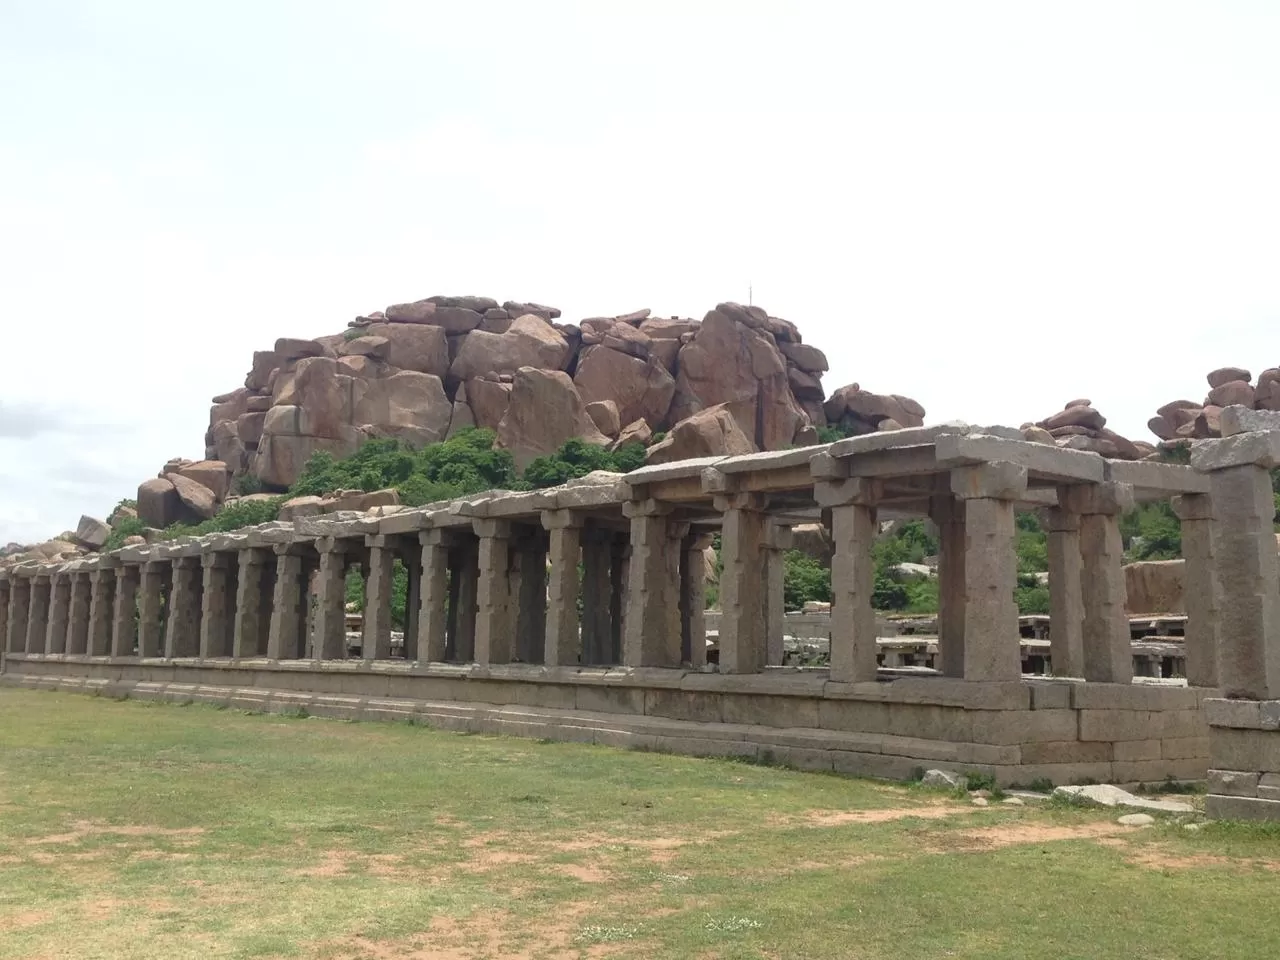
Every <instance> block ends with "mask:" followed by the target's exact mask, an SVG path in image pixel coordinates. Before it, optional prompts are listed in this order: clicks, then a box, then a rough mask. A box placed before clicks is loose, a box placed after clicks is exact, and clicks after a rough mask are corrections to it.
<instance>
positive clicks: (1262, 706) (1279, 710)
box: [1258, 700, 1280, 730]
mask: <svg viewBox="0 0 1280 960" xmlns="http://www.w3.org/2000/svg"><path fill="white" fill-rule="evenodd" d="M1258 712H1259V715H1260V725H1261V727H1262V729H1263V730H1280V700H1261V701H1259V702H1258Z"/></svg>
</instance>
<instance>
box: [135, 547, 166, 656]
mask: <svg viewBox="0 0 1280 960" xmlns="http://www.w3.org/2000/svg"><path fill="white" fill-rule="evenodd" d="M165 566H166V565H165V564H163V563H162V562H161V561H157V560H149V561H147V562H146V563H144V564H143V565H142V568H141V577H140V582H139V588H138V656H139V657H160V656H163V655H164V622H163V613H162V610H163V606H164V569H165Z"/></svg>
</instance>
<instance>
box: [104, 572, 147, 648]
mask: <svg viewBox="0 0 1280 960" xmlns="http://www.w3.org/2000/svg"><path fill="white" fill-rule="evenodd" d="M140 579H141V576H140V573H139V570H138V567H137V566H136V565H134V566H131V565H128V564H122V565H120V566H118V567H116V596H115V604H114V606H113V607H112V614H111V655H112V656H113V657H132V656H133V644H134V639H135V633H136V629H135V624H136V623H137V616H138V585H139V581H140Z"/></svg>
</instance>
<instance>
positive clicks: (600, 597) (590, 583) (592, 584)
mask: <svg viewBox="0 0 1280 960" xmlns="http://www.w3.org/2000/svg"><path fill="white" fill-rule="evenodd" d="M579 536H580V540H581V542H582V660H581V662H582V663H583V664H589V665H597V664H604V663H609V662H610V659H611V657H612V653H611V650H612V641H611V633H612V630H613V613H612V606H613V600H614V596H613V593H614V591H613V580H612V567H613V540H614V535H613V532H612V531H610V530H602V529H600V528H598V527H588V528H586V529H584V530H583V531H582V533H581V534H580V535H579Z"/></svg>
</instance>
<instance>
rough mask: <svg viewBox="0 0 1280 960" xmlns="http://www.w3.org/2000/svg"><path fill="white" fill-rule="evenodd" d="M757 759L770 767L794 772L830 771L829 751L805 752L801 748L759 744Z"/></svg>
mask: <svg viewBox="0 0 1280 960" xmlns="http://www.w3.org/2000/svg"><path fill="white" fill-rule="evenodd" d="M757 759H758V760H759V761H760V762H761V763H765V764H769V765H771V766H779V767H792V768H794V769H796V770H821V771H829V770H831V769H832V759H831V751H830V750H807V749H804V748H802V747H782V746H775V745H773V744H760V745H759V747H758V752H757Z"/></svg>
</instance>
